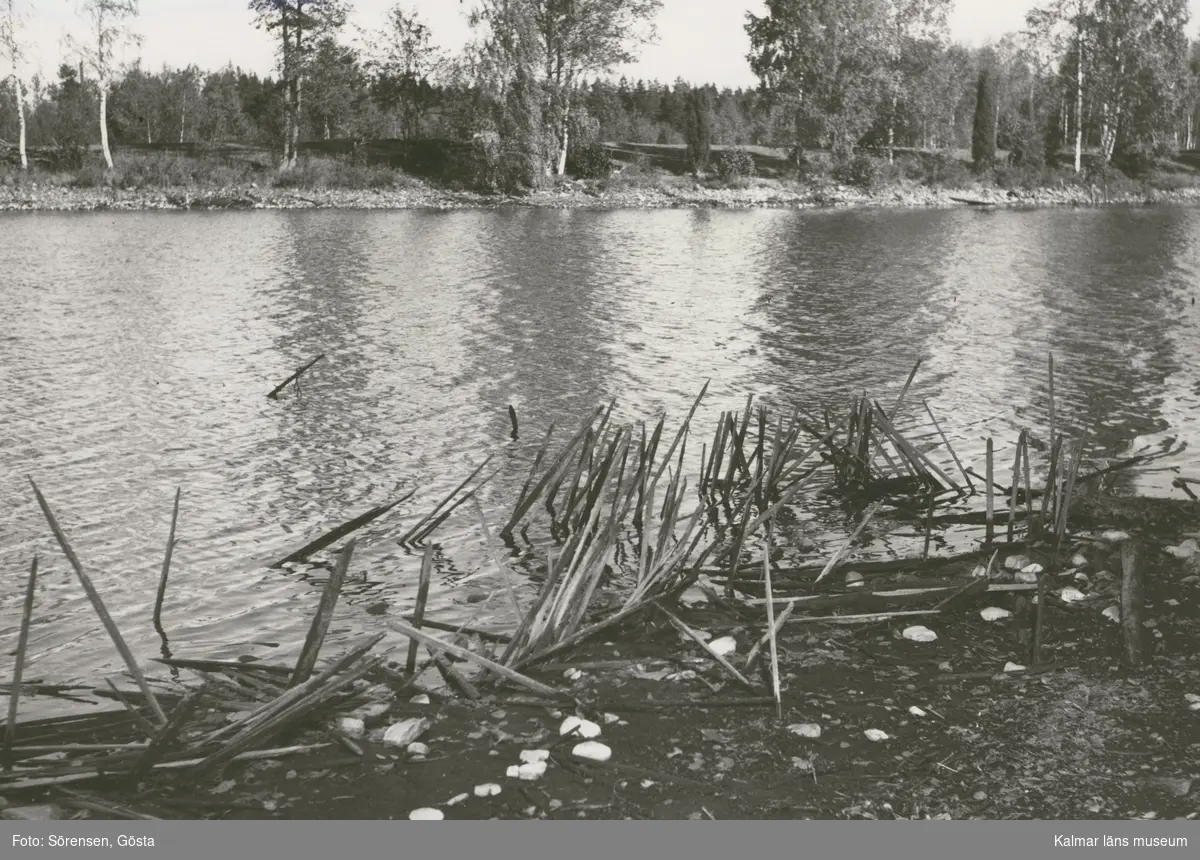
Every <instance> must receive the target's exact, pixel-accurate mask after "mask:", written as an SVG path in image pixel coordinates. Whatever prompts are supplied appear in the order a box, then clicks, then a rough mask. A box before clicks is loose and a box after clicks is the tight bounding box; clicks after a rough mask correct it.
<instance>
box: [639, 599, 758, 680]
mask: <svg viewBox="0 0 1200 860" xmlns="http://www.w3.org/2000/svg"><path fill="white" fill-rule="evenodd" d="M658 608H659V610H660V611H661V612H662V613H663V614H664V615H666V616H667V620H668V621H670V622H671V623H672V624H673V625H675V628H676V629H677V630H678V631H679V632H680V633H682V634H683V635H685V636H687V637H688V638H689V639H691V640H692V641H693V642H695V643H696V644H697V645H699V646H700V647H701V648H703V649H704V651H705V653H707V654H708V656H709V657H712V658H713V659H714V660H716V661H717V662H718V663H720V664H721V666H722V667H723V668H724V669H725V671H727V672H728V673H729V674H730V675H732V676H733V677H734V678H735V679H737V682H738V683H739V684H742V685H743V686H745V687H748V688H749V689H751V690H755V689H757V688H756V687H755V686H754V684H752V683H751V682H750V681H749V680H748V679H747V678H746V676H745V675H743V674H742V673H741V672H739V671H738V670H737V669H735V668H734V667H733V664H732V663H730V662H729V661H728V660H726V659H725V658H724V657H722V656H721V655H720V654H718V653H717V652H716V651H714V650H713V649H712V647H711V646H710V645H709V644H708V643H707V642H705V641H704V640H703V639H702V638H701V637H700V634H699V633H697V632H696V631H695V630H693V629H692V628H690V627H688V626H687V625H686V624H684V623H683V622H682V621H680V620H679V619H678V618H676V617H675V616H674V615H673V614H672V613H671V611H670V610H669V609H667V608H665V607H663V606H661V605H660V606H659V607H658Z"/></svg>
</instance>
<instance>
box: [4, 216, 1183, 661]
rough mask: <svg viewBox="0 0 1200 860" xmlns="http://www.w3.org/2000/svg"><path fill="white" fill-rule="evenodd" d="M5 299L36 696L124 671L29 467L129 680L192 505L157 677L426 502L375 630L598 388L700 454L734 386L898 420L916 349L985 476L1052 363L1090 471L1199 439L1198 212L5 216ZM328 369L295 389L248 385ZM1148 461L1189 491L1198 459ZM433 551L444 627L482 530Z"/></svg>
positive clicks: (392, 533) (408, 601)
mask: <svg viewBox="0 0 1200 860" xmlns="http://www.w3.org/2000/svg"><path fill="white" fill-rule="evenodd" d="M0 279H2V280H0V298H2V299H3V322H2V323H0V647H2V648H3V651H4V654H5V658H4V660H0V663H3V664H6V665H3V666H2V667H0V676H3V677H5V678H7V677H8V676H9V675H10V673H11V655H12V653H13V649H14V648H15V643H16V638H17V627H18V620H19V617H20V604H21V596H22V591H23V582H24V579H25V576H26V572H27V570H28V566H29V562H30V559H31V558H32V556H33V554H34V553H35V552H36V553H38V554H39V555H40V559H41V578H40V585H39V589H38V592H37V603H36V607H35V624H34V627H33V630H32V634H31V644H30V658H31V660H32V664H31V666H30V668H29V669H28V670H27V672H26V677H27V678H41V679H45V680H47V681H65V680H71V679H81V680H83V681H85V682H88V683H95V682H98V680H99V674H98V673H101V672H105V673H117V672H119V671H121V663H120V660H119V658H118V657H117V655H116V652H115V650H114V649H113V647H112V646H111V644H110V643H109V642H108V640H107V637H106V636H105V634H104V632H103V630H102V628H101V626H100V624H99V622H98V621H97V620H96V618H95V616H94V614H93V613H92V610H91V608H90V605H89V604H88V603H87V600H86V598H85V597H84V595H83V592H82V589H81V587H80V585H79V583H78V582H77V581H76V579H75V578H74V576H73V574H72V573H71V571H70V568H69V566H68V565H67V563H66V560H65V559H64V558H63V557H62V554H61V552H60V551H59V550H58V548H57V546H56V544H55V543H54V540H53V537H52V536H51V535H50V532H49V530H48V528H47V527H46V525H45V522H44V521H43V520H42V518H41V515H40V512H39V510H38V508H37V505H36V502H35V500H34V497H33V493H32V491H31V489H30V486H29V483H28V481H27V477H30V476H31V477H33V478H34V479H35V480H36V481H37V482H38V484H39V486H40V487H41V489H42V490H43V492H44V493H45V494H46V497H47V499H48V501H49V503H50V504H51V505H52V506H53V508H54V509H55V511H56V513H57V515H58V517H59V519H60V521H61V523H62V525H63V527H64V528H65V530H66V532H67V534H68V536H69V537H70V539H71V540H72V542H73V544H74V547H75V550H76V552H77V553H78V555H79V556H80V557H81V559H82V560H83V562H84V565H85V567H86V568H87V569H88V570H89V571H90V573H91V575H92V577H93V579H94V581H95V583H96V585H97V587H98V589H99V590H100V592H101V594H102V595H103V596H104V598H105V600H106V602H107V603H108V606H109V608H110V610H111V611H112V613H113V616H114V617H115V619H116V621H117V623H118V625H119V626H120V627H121V629H122V630H123V631H124V632H125V634H126V636H127V638H128V639H129V641H130V644H131V646H132V647H133V648H134V650H135V652H136V653H137V655H138V657H139V658H140V659H147V660H148V659H150V658H153V657H155V656H158V655H159V654H160V653H161V647H162V646H161V643H160V640H159V638H158V636H157V634H156V633H155V632H154V629H153V627H152V625H151V619H150V615H151V611H150V610H151V606H152V604H153V599H154V590H155V586H156V583H157V579H158V570H159V566H160V565H161V559H162V551H163V546H164V543H165V540H166V534H167V529H168V525H169V521H170V511H171V500H172V496H173V493H174V491H175V488H176V487H177V486H180V487H182V488H183V498H182V504H181V513H180V525H179V534H178V537H179V544H178V548H177V549H176V551H175V557H174V561H173V565H172V580H171V583H170V586H169V588H168V592H167V600H166V604H165V607H164V612H163V621H164V626H165V627H166V629H167V631H168V635H169V639H170V644H169V647H170V651H171V653H173V654H175V655H176V656H210V655H211V656H217V657H226V658H228V657H234V656H237V655H239V654H254V655H257V656H259V657H262V658H264V659H269V660H283V659H291V658H292V657H294V655H295V653H296V651H297V650H298V647H299V644H300V643H301V642H302V641H303V638H304V633H305V631H306V629H307V625H308V622H309V619H310V617H311V613H312V611H313V608H314V607H315V605H316V600H317V596H318V589H319V587H320V583H321V582H322V581H323V577H324V571H321V570H318V571H316V572H315V575H314V574H312V572H304V571H299V572H297V571H283V570H272V569H269V568H268V567H267V566H266V565H267V563H268V562H270V561H271V560H273V559H276V558H279V557H281V556H282V555H285V554H286V553H287V552H289V551H290V550H292V549H294V548H296V547H298V546H300V545H302V544H303V543H305V542H307V540H309V539H310V538H312V537H313V536H315V535H317V534H319V533H320V532H321V531H323V530H325V529H328V528H330V527H331V526H332V525H334V524H337V523H338V522H340V521H343V520H346V519H349V518H350V517H352V516H354V515H357V514H359V513H361V512H363V511H365V510H366V509H368V508H370V507H372V506H374V505H376V504H379V503H381V502H385V501H388V500H390V499H392V498H395V497H396V496H397V495H398V494H400V493H402V492H406V491H407V490H409V489H414V488H415V489H417V493H416V495H415V496H414V497H413V498H412V499H411V500H410V501H409V502H406V503H405V504H403V505H401V506H400V507H399V508H397V509H396V510H394V511H393V512H392V513H391V514H389V515H388V516H387V517H385V518H384V519H383V520H380V521H379V522H377V523H376V524H374V525H372V526H371V527H369V528H367V529H366V530H364V531H363V532H362V533H360V543H359V547H358V550H357V552H356V555H355V559H354V564H353V565H352V568H351V578H352V581H351V582H349V583H348V584H347V587H346V591H345V594H344V598H343V600H342V602H341V603H340V604H339V611H338V614H337V616H336V618H335V621H334V625H333V629H332V631H331V634H330V636H331V641H332V642H333V643H341V642H345V641H346V640H348V639H349V638H352V637H354V636H356V635H358V634H360V633H362V632H364V631H375V630H382V629H383V627H382V625H383V617H381V616H379V615H375V614H371V613H368V612H367V608H368V607H371V606H374V607H375V608H376V609H378V608H379V606H378V604H379V603H380V602H381V601H386V602H387V603H388V604H389V605H390V609H389V610H388V611H389V612H390V613H400V612H407V611H410V607H411V605H412V601H413V598H414V594H415V580H416V573H417V570H418V568H419V563H420V560H419V556H418V555H417V554H416V553H415V551H413V550H409V549H405V548H402V547H400V546H398V545H397V544H396V542H395V537H396V536H398V535H399V534H401V533H402V532H403V531H404V530H405V529H406V528H407V527H408V526H410V525H411V524H413V522H414V521H415V520H416V519H418V518H419V517H420V516H421V515H423V514H424V513H425V512H426V511H427V510H428V509H429V508H431V507H432V506H433V505H434V504H435V503H436V502H437V501H438V500H440V498H441V497H442V496H443V495H444V494H445V493H446V492H448V491H449V490H450V489H451V488H452V487H453V486H454V485H455V484H456V483H457V482H458V481H460V480H462V478H464V477H465V476H466V475H467V474H468V473H469V472H470V471H471V469H473V468H474V466H476V465H478V463H480V462H481V461H482V459H483V458H484V457H485V456H486V455H487V454H488V453H492V452H495V453H496V455H497V460H496V461H495V462H496V463H497V464H499V465H500V466H502V471H501V473H500V475H499V476H498V477H497V478H496V480H495V481H494V482H493V483H492V484H491V485H489V487H488V488H487V490H486V492H485V493H484V494H483V496H484V502H485V506H486V507H487V508H488V510H489V512H491V514H492V516H493V518H495V519H499V518H500V517H501V514H502V512H503V511H505V510H506V507H505V506H506V505H507V507H508V508H511V505H512V502H513V501H514V499H515V491H516V489H517V488H519V486H520V484H521V482H522V481H523V480H524V476H525V474H526V473H527V471H528V468H529V463H530V461H531V459H532V456H533V453H534V452H535V451H536V448H537V446H538V444H539V442H540V439H541V436H542V434H543V433H544V432H545V429H546V427H547V426H548V424H549V423H550V422H551V421H554V422H558V425H559V426H560V427H573V426H575V425H576V424H577V422H578V420H579V419H580V417H581V416H582V415H583V414H584V413H585V412H586V411H587V410H589V409H590V408H591V407H593V406H595V405H597V404H600V403H603V402H606V401H608V400H609V399H611V398H617V402H618V412H619V414H620V416H621V418H623V419H627V420H641V419H646V420H652V419H655V418H656V417H657V415H658V414H660V413H661V412H662V411H663V410H666V411H667V412H668V413H669V415H670V416H671V417H672V418H673V419H674V420H673V421H670V422H669V426H676V425H677V423H678V421H679V420H681V419H682V416H683V415H684V413H685V412H686V409H687V408H688V406H689V405H690V402H691V400H692V398H694V396H695V395H696V393H697V392H698V391H699V389H700V387H701V386H702V385H703V383H704V381H705V380H706V379H711V380H712V385H711V389H710V396H709V397H708V399H707V400H706V402H705V405H704V407H703V408H702V409H701V411H700V413H699V415H698V418H697V428H698V431H699V435H698V436H697V437H694V438H695V441H694V443H693V445H694V447H695V448H696V449H697V450H698V449H699V447H700V443H701V441H703V440H706V439H708V438H710V437H711V432H712V428H713V421H714V420H715V418H716V416H717V415H718V413H719V412H720V410H723V409H739V408H741V407H742V405H743V404H744V402H745V397H746V395H747V394H749V393H753V394H755V395H756V396H758V397H760V398H762V399H763V400H764V401H765V402H767V403H770V404H773V405H781V406H786V405H791V404H801V405H803V406H805V407H809V408H812V407H816V406H819V405H822V404H831V405H833V406H834V407H835V408H838V409H844V404H845V398H846V397H847V396H848V395H850V394H852V393H854V392H857V391H862V390H865V391H867V392H868V393H869V394H871V395H872V396H876V397H879V398H880V399H881V401H882V402H884V403H891V402H892V401H893V400H894V398H895V396H896V394H897V393H898V392H899V390H900V388H901V386H902V384H903V381H904V378H905V376H906V375H907V373H908V371H909V369H910V368H911V367H912V365H913V362H914V361H916V360H917V359H918V358H920V359H922V361H923V364H922V367H921V372H920V374H919V375H918V376H917V379H916V382H915V383H914V387H913V390H912V392H911V394H910V399H909V401H908V403H909V406H908V407H907V412H906V414H907V415H909V416H911V417H912V418H913V419H914V420H915V418H916V417H917V415H918V413H920V412H921V411H922V410H921V409H920V405H919V404H920V399H921V398H924V399H927V400H928V401H929V403H930V405H931V407H933V409H934V410H935V411H936V412H937V413H938V415H939V417H940V419H941V421H942V424H943V427H944V429H945V430H946V431H947V433H948V434H949V435H950V437H951V439H952V440H953V442H954V445H955V448H956V449H957V450H958V452H959V454H960V455H962V456H963V457H964V459H968V460H970V461H971V463H973V464H974V465H975V466H976V468H977V469H979V470H981V471H982V468H983V467H982V452H983V449H984V440H985V438H987V436H989V435H993V436H995V438H996V440H997V446H998V451H999V452H1000V455H999V458H998V462H999V463H1000V464H1002V466H1001V468H1002V469H1007V468H1009V466H1008V464H1009V463H1010V462H1011V453H1009V452H1010V451H1011V443H1012V442H1013V441H1014V440H1015V438H1016V435H1017V433H1018V431H1019V429H1021V428H1025V427H1027V428H1031V429H1032V430H1033V431H1034V432H1035V433H1036V434H1038V435H1040V436H1041V437H1042V438H1046V436H1047V435H1048V434H1047V425H1048V415H1047V411H1048V410H1047V405H1048V402H1047V396H1046V388H1047V386H1046V382H1047V379H1046V377H1047V370H1046V365H1047V352H1048V351H1049V350H1053V352H1054V355H1055V359H1056V368H1057V374H1056V385H1055V387H1056V392H1055V393H1056V404H1057V421H1058V424H1059V426H1060V427H1062V428H1064V429H1065V430H1066V431H1067V432H1069V433H1071V434H1073V435H1075V436H1077V437H1079V438H1082V439H1084V440H1085V441H1086V444H1087V446H1088V451H1089V454H1090V455H1091V456H1093V457H1097V458H1099V457H1104V456H1116V455H1119V454H1121V453H1122V452H1127V451H1129V450H1130V449H1131V446H1135V445H1141V444H1158V443H1160V442H1162V441H1163V440H1165V439H1168V438H1171V437H1176V438H1177V439H1179V440H1181V441H1190V442H1191V443H1192V447H1193V448H1194V447H1195V446H1196V443H1197V442H1200V411H1198V409H1197V407H1198V406H1200V309H1198V308H1197V307H1196V306H1195V305H1194V304H1193V297H1194V296H1195V295H1196V294H1197V293H1198V292H1200V210H1196V209H1176V208H1147V209H1097V210H1072V211H1066V210H1064V211H997V212H977V211H966V210H941V211H912V212H887V211H842V212H788V211H747V212H728V211H706V210H703V211H615V212H597V211H542V210H509V211H486V212H485V211H463V212H449V213H432V212H387V213H378V212H373V213H365V212H338V211H326V212H321V211H314V212H299V211H298V212H252V213H172V214H164V213H153V214H135V213H105V214H70V215H62V214H36V215H3V216H0ZM319 353H324V354H325V355H326V356H327V360H326V361H323V362H321V363H319V364H317V365H316V366H315V367H314V368H313V370H312V371H311V372H310V373H309V374H308V375H307V376H306V377H305V378H304V380H303V383H302V386H301V391H300V396H299V397H297V396H295V395H294V394H293V393H292V392H290V391H289V392H288V393H287V394H285V395H284V396H283V397H282V398H281V399H280V400H279V401H271V400H268V399H267V398H266V397H265V395H266V393H267V392H268V391H270V390H271V388H273V387H274V386H275V385H276V384H277V383H278V382H280V381H282V380H283V379H284V378H286V377H287V376H288V375H289V374H290V373H291V372H292V371H293V370H294V369H295V368H296V367H298V366H299V365H301V364H303V363H305V362H306V361H308V360H309V359H311V358H312V357H314V356H315V355H317V354H319ZM510 403H511V404H512V405H513V406H514V407H515V408H516V411H517V413H518V415H519V416H520V421H521V435H520V439H519V440H518V441H516V442H512V441H510V440H509V422H508V416H507V412H506V410H507V406H508V405H509V404H510ZM1168 463H1169V464H1171V465H1174V466H1178V467H1179V468H1180V469H1181V470H1182V472H1183V473H1184V474H1192V475H1193V476H1195V475H1200V455H1198V454H1197V453H1196V452H1195V451H1194V450H1191V449H1189V450H1188V451H1186V452H1184V453H1183V454H1182V455H1181V456H1178V457H1175V458H1173V459H1171V460H1169V461H1168ZM1172 477H1173V474H1172V473H1168V472H1157V473H1149V474H1146V475H1143V476H1141V477H1139V478H1138V479H1137V482H1136V485H1132V486H1128V487H1127V488H1129V489H1137V490H1139V491H1143V492H1149V493H1155V494H1162V495H1170V494H1175V495H1178V494H1179V491H1178V490H1173V489H1172V488H1171V478H1172ZM1002 480H1003V479H1002ZM1005 483H1007V481H1005ZM462 510H463V511H464V512H467V513H468V514H469V508H468V507H464V508H463V509H462ZM498 525H499V524H498V523H497V526H498ZM437 539H438V541H439V543H440V544H441V549H440V551H439V552H438V555H437V560H436V569H437V578H436V580H435V586H434V592H433V595H432V597H431V602H430V609H429V614H430V616H431V617H440V618H443V619H451V620H453V619H456V618H465V617H467V614H468V613H474V612H475V611H476V609H477V608H478V607H477V606H476V605H475V604H468V603H466V599H467V596H468V595H471V594H476V593H479V592H481V591H482V590H484V589H485V588H486V587H487V580H486V575H485V578H484V579H476V580H475V581H473V582H472V583H471V584H470V585H468V586H464V587H454V586H453V583H454V582H455V581H456V580H457V579H459V578H462V577H466V576H470V575H471V574H474V573H476V572H479V571H480V570H482V569H484V568H486V567H487V566H488V564H489V560H488V557H487V556H486V555H485V553H484V552H483V549H482V543H481V539H480V535H479V529H478V527H477V525H476V523H475V522H474V517H473V515H466V516H462V517H458V516H456V517H455V518H454V519H452V520H451V521H450V522H448V523H447V524H446V526H445V527H444V528H443V529H442V530H441V531H440V532H439V534H438V536H437ZM506 604H507V600H506V599H505V600H501V601H494V602H492V603H489V604H488V605H487V606H485V607H483V614H482V616H481V617H480V618H479V620H478V622H477V623H480V624H482V625H484V626H487V625H489V624H491V623H500V621H501V620H503V619H504V618H505V614H504V611H505V607H506ZM329 647H330V648H333V647H336V644H331V645H330V646H329Z"/></svg>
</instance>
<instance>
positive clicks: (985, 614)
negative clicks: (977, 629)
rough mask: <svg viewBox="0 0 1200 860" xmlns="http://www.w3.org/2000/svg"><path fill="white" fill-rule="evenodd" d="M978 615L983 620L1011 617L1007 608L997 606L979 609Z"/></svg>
mask: <svg viewBox="0 0 1200 860" xmlns="http://www.w3.org/2000/svg"><path fill="white" fill-rule="evenodd" d="M979 617H980V618H982V619H983V620H984V621H999V620H1000V619H1002V618H1011V617H1012V613H1011V612H1009V611H1008V610H1007V609H1001V608H1000V607H999V606H989V607H988V608H987V609H981V610H980V611H979Z"/></svg>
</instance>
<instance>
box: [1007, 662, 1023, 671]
mask: <svg viewBox="0 0 1200 860" xmlns="http://www.w3.org/2000/svg"><path fill="white" fill-rule="evenodd" d="M1004 671H1005V672H1024V671H1025V667H1024V666H1022V665H1021V664H1020V663H1014V662H1012V661H1011V660H1009V661H1008V662H1007V663H1005V664H1004Z"/></svg>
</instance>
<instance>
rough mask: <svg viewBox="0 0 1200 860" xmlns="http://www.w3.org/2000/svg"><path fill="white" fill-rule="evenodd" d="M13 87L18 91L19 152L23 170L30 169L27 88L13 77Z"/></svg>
mask: <svg viewBox="0 0 1200 860" xmlns="http://www.w3.org/2000/svg"><path fill="white" fill-rule="evenodd" d="M13 85H14V86H15V87H16V90H17V150H18V152H20V154H21V169H22V170H28V169H29V158H28V156H26V154H25V88H24V87H23V86H22V85H21V80H20V78H18V77H17V76H16V75H13Z"/></svg>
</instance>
